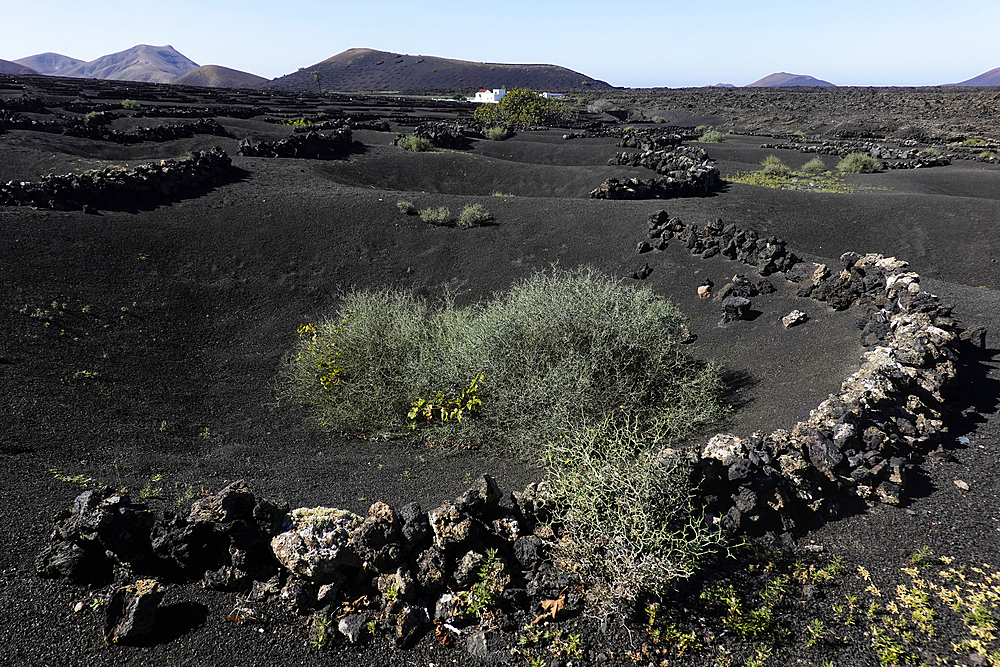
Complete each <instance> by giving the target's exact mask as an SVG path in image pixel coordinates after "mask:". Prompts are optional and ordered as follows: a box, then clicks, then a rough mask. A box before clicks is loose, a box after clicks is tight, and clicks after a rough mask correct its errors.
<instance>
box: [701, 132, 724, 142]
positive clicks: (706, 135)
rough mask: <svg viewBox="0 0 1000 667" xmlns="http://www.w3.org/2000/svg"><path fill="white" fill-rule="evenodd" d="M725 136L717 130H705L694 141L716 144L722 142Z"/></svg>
mask: <svg viewBox="0 0 1000 667" xmlns="http://www.w3.org/2000/svg"><path fill="white" fill-rule="evenodd" d="M725 138H726V135H725V134H723V133H722V132H719V131H718V130H706V131H705V132H703V133H702V135H701V136H700V137H698V138H697V139H696V140H695V141H700V142H702V143H705V144H717V143H720V142H721V141H723V140H724V139H725Z"/></svg>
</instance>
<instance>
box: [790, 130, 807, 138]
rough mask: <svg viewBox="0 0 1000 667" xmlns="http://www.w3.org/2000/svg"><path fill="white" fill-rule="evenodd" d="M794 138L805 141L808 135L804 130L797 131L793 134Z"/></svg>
mask: <svg viewBox="0 0 1000 667" xmlns="http://www.w3.org/2000/svg"><path fill="white" fill-rule="evenodd" d="M792 136H793V137H797V138H799V139H805V138H806V133H805V132H803V131H802V130H795V131H794V132H792Z"/></svg>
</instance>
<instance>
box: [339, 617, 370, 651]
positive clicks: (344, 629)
mask: <svg viewBox="0 0 1000 667" xmlns="http://www.w3.org/2000/svg"><path fill="white" fill-rule="evenodd" d="M369 620H370V617H369V616H368V614H365V613H361V614H350V615H348V616H345V617H344V618H342V619H340V622H338V623H337V629H338V630H340V633H341V634H342V635H344V636H345V637H347V641H349V642H351V643H352V644H359V643H361V642H363V641H365V640H366V639H368V638H369V637H371V633H370V632H368V628H367V625H368V621H369Z"/></svg>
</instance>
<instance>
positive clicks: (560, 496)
mask: <svg viewBox="0 0 1000 667" xmlns="http://www.w3.org/2000/svg"><path fill="white" fill-rule="evenodd" d="M664 447H665V443H664V442H662V441H660V440H658V439H657V438H656V437H651V436H650V435H649V434H648V433H646V432H644V431H643V429H642V428H641V427H640V426H639V425H638V424H637V423H636V422H634V421H625V422H624V423H620V424H615V423H613V422H612V421H610V420H606V421H603V422H601V423H599V424H597V425H595V426H585V427H582V428H577V429H574V430H571V431H569V432H568V433H567V434H566V435H565V437H563V438H562V439H559V440H556V441H554V442H553V443H552V444H550V445H549V447H548V448H547V450H546V457H545V460H546V461H548V463H547V464H546V474H545V478H544V481H545V484H546V487H547V489H548V490H549V492H550V493H551V499H552V501H553V507H554V515H555V516H554V519H555V522H556V523H558V524H559V525H560V527H561V529H562V531H563V533H564V537H563V539H561V540H560V541H559V542H558V547H557V551H556V554H557V563H560V564H562V565H564V566H565V567H566V568H567V569H570V570H571V571H574V572H578V573H580V574H582V575H583V576H584V577H585V578H586V579H587V581H588V589H589V592H590V594H591V595H592V596H593V597H595V598H596V599H598V600H600V601H601V602H600V604H602V605H603V606H605V607H610V606H613V605H616V604H619V603H621V602H634V601H635V600H636V598H637V597H638V596H640V595H642V594H643V593H651V594H654V595H663V594H665V593H668V592H669V591H670V589H671V588H672V587H674V586H675V585H676V584H677V583H678V582H679V581H680V580H684V579H687V578H689V577H690V576H691V575H693V574H694V573H695V572H696V571H697V570H698V569H700V566H701V565H702V561H703V560H704V559H705V558H707V557H709V556H710V555H712V554H714V553H716V552H717V551H718V549H719V547H720V546H721V544H722V543H723V535H722V533H721V530H720V529H719V528H709V527H708V526H707V525H706V522H705V521H704V520H703V519H702V517H701V516H700V513H699V512H698V511H696V509H695V507H694V506H693V503H692V499H691V496H692V493H691V481H690V480H691V473H692V464H691V461H690V458H688V457H685V456H673V457H672V460H665V459H664V457H663V456H662V455H661V453H662V452H663V449H664Z"/></svg>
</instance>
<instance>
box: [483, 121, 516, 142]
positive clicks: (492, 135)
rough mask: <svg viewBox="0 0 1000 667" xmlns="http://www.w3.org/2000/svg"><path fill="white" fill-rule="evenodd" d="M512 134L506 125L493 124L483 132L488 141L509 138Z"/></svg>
mask: <svg viewBox="0 0 1000 667" xmlns="http://www.w3.org/2000/svg"><path fill="white" fill-rule="evenodd" d="M512 135H513V133H512V132H511V131H510V129H509V128H508V127H507V126H506V125H493V126H491V127H488V128H486V130H485V131H484V132H483V136H485V137H486V138H487V139H489V140H490V141H503V140H504V139H508V138H510V137H511V136H512Z"/></svg>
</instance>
